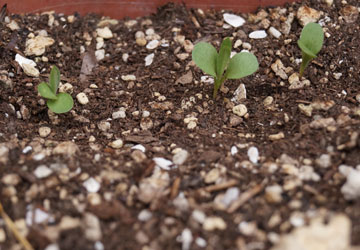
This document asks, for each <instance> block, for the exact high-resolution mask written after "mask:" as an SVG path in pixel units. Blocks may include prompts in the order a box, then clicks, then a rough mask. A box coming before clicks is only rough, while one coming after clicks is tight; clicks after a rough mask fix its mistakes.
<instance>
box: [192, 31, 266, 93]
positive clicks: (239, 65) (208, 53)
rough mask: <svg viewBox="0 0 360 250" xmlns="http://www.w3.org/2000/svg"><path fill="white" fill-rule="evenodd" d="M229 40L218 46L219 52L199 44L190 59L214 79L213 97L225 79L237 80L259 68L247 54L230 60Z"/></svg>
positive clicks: (207, 44)
mask: <svg viewBox="0 0 360 250" xmlns="http://www.w3.org/2000/svg"><path fill="white" fill-rule="evenodd" d="M230 54H231V40H230V38H228V37H227V38H225V39H224V40H223V42H222V43H221V46H220V51H219V53H217V51H216V49H215V48H214V47H213V46H212V45H211V44H209V43H205V42H200V43H198V44H196V45H195V47H194V49H193V52H192V59H193V61H194V62H195V64H196V65H197V66H198V67H199V68H200V69H201V70H203V71H204V72H205V73H207V74H209V75H211V76H213V77H214V80H215V83H214V92H213V97H214V98H216V95H217V92H218V90H219V88H220V87H221V85H222V84H223V82H224V81H225V80H227V79H239V78H242V77H245V76H248V75H251V74H252V73H254V72H255V71H256V70H257V69H258V68H259V63H258V61H257V59H256V57H255V56H254V55H253V54H251V53H248V52H241V53H238V54H236V55H235V56H233V57H232V58H230Z"/></svg>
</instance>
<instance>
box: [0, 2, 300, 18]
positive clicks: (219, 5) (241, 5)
mask: <svg viewBox="0 0 360 250" xmlns="http://www.w3.org/2000/svg"><path fill="white" fill-rule="evenodd" d="M295 1H296V0H152V1H150V0H149V1H146V0H0V7H1V6H2V5H3V4H5V3H7V8H8V10H9V12H11V13H18V14H21V13H41V12H45V11H52V10H53V11H55V12H57V13H64V14H73V13H74V12H77V13H79V14H81V15H84V14H86V13H97V14H101V15H105V16H109V17H111V18H117V19H121V18H124V17H131V18H135V17H139V16H144V15H149V14H151V13H154V12H155V11H156V9H157V7H159V6H161V5H164V4H166V3H167V2H176V3H185V5H186V6H187V7H189V8H201V9H217V10H219V9H227V10H232V11H235V12H243V13H248V12H253V11H255V10H256V9H257V8H259V7H266V6H282V5H284V4H285V3H291V2H295Z"/></svg>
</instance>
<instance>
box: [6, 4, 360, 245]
mask: <svg viewBox="0 0 360 250" xmlns="http://www.w3.org/2000/svg"><path fill="white" fill-rule="evenodd" d="M347 4H348V5H352V6H356V7H357V8H359V7H360V5H359V3H358V1H357V0H348V1H347ZM303 5H307V6H309V7H312V8H315V9H317V10H318V11H322V12H323V14H322V16H321V18H320V19H323V20H324V19H326V18H325V17H326V16H327V17H329V20H328V21H327V22H325V25H324V27H325V28H326V29H327V31H326V32H327V33H328V34H329V35H330V36H328V37H326V38H325V41H324V46H323V48H322V50H321V51H320V53H319V55H318V57H317V58H316V59H315V60H314V61H313V63H311V64H310V66H309V67H308V68H307V69H306V72H305V76H304V77H305V78H306V79H308V80H310V82H311V84H310V86H304V87H303V88H300V89H289V83H288V80H283V79H281V78H280V77H279V76H278V75H276V74H275V72H274V71H273V70H272V68H271V65H272V64H274V63H275V61H276V60H277V59H280V60H281V61H282V63H283V65H284V67H285V68H286V67H291V68H290V69H289V71H288V72H287V75H288V76H290V75H291V74H293V73H295V72H297V71H298V69H299V64H297V63H296V60H295V59H299V58H301V51H300V50H299V48H298V46H297V43H296V42H297V40H298V38H299V35H300V32H301V29H302V26H301V25H300V23H299V21H298V19H297V18H296V17H295V19H294V21H293V22H292V24H291V31H290V33H289V34H282V36H281V37H280V38H279V39H276V38H274V37H273V36H271V35H270V34H269V33H268V36H267V37H266V38H264V39H250V38H249V37H248V34H249V33H250V32H252V31H254V30H260V29H263V28H262V24H261V22H255V21H251V20H250V19H251V18H250V16H249V15H248V14H241V13H237V14H239V15H240V16H242V17H244V18H245V19H246V20H247V21H246V23H245V24H244V25H243V26H242V27H240V28H233V27H230V28H228V29H225V28H223V24H224V21H223V13H225V12H215V11H204V13H203V15H202V14H201V12H199V11H198V10H187V9H186V8H184V7H183V6H178V5H173V4H168V5H166V6H163V7H161V8H160V9H159V10H158V13H157V14H154V15H152V16H149V17H142V18H138V19H137V23H136V24H134V26H132V27H129V26H127V25H126V24H128V23H126V22H128V21H129V20H119V22H118V23H117V24H114V25H107V26H108V27H109V28H110V29H111V31H112V33H113V35H114V37H113V38H110V39H105V40H104V44H105V45H104V49H105V52H106V55H105V58H104V59H103V60H101V61H99V62H98V65H97V66H96V67H95V68H94V69H93V70H92V73H91V74H90V75H88V76H86V77H85V79H83V80H82V81H81V80H80V72H81V67H82V63H83V58H84V54H81V53H80V47H81V46H83V47H84V48H85V51H86V53H89V55H93V53H94V50H96V48H95V46H96V32H95V30H96V29H97V24H98V23H99V21H100V19H101V17H99V16H96V15H87V16H84V17H80V16H77V15H75V20H74V22H71V23H70V22H68V19H67V17H66V16H63V15H61V14H58V13H54V14H50V16H53V17H55V23H54V24H53V25H52V26H51V27H50V26H49V25H48V21H49V15H10V16H9V17H10V19H11V20H15V21H16V22H17V23H18V25H19V26H20V29H18V30H15V31H12V30H11V29H10V28H8V27H7V23H6V22H5V21H2V23H0V26H1V31H0V33H1V36H0V46H1V47H0V77H1V78H0V107H1V109H0V177H1V182H0V190H1V192H0V199H1V203H2V204H3V206H4V209H5V211H6V212H7V213H8V215H9V216H10V217H11V218H12V219H13V220H14V221H15V222H16V223H17V224H18V225H19V228H20V229H22V230H25V231H26V232H25V234H26V233H27V238H28V239H29V241H30V243H31V244H32V245H33V247H34V248H35V249H45V248H46V247H47V246H48V245H49V244H52V243H53V244H55V245H54V246H57V247H58V249H62V250H66V249H69V250H70V249H77V250H82V249H185V250H186V249H216V250H220V249H241V250H242V249H270V248H271V247H272V246H273V244H274V243H275V241H273V240H271V239H272V238H271V237H270V236H269V234H271V235H273V234H274V233H275V234H276V235H278V236H279V237H280V235H282V234H287V233H289V232H291V231H292V229H293V228H294V227H296V224H294V223H293V222H292V220H291V217H292V216H293V215H294V214H296V213H297V214H300V215H301V216H302V218H303V221H304V222H303V224H307V223H309V221H311V219H312V216H314V214H326V216H329V215H331V214H333V213H343V214H345V215H346V216H347V217H348V218H350V220H351V222H352V226H351V243H352V244H353V245H360V212H359V211H360V200H359V197H360V195H359V190H358V191H357V192H358V196H357V198H356V197H355V198H353V199H345V197H344V193H343V192H342V191H341V190H342V187H343V185H344V184H345V183H346V177H345V176H344V175H343V174H341V173H340V172H339V166H341V165H347V166H349V167H353V168H354V169H356V167H357V166H359V165H360V137H359V133H360V111H359V104H360V74H359V69H360V60H359V58H360V50H359V41H360V29H359V22H360V18H357V19H355V21H354V22H347V21H346V19H345V18H343V17H342V16H341V13H342V12H341V10H342V9H343V8H344V6H346V4H345V3H341V1H338V0H335V1H334V3H333V5H332V6H331V7H329V6H328V5H327V4H326V3H323V1H316V0H306V1H303V2H302V3H301V4H300V3H295V4H293V5H288V6H286V12H283V11H281V10H280V9H279V8H268V9H265V11H266V12H267V13H268V14H269V15H268V17H267V19H268V20H269V21H270V25H271V26H273V27H275V28H276V29H278V30H281V26H282V25H283V23H284V22H285V20H286V19H287V16H288V15H289V13H294V14H295V16H296V11H297V10H298V9H299V7H300V6H303ZM259 11H260V10H259ZM149 20H151V22H149ZM194 20H197V22H198V24H199V27H197V26H196V25H195V24H196V22H194ZM56 23H58V25H57V24H56ZM149 28H153V29H154V31H155V33H156V34H158V35H159V37H160V39H159V40H161V39H164V40H163V43H168V44H169V46H161V45H160V46H158V47H157V48H156V49H154V50H149V49H147V48H146V47H145V46H139V45H138V44H137V43H136V39H135V33H136V32H137V31H143V32H145V31H146V30H147V29H149ZM175 28H176V29H175ZM39 30H46V31H47V33H48V36H49V37H51V38H53V39H54V40H55V43H54V44H53V45H51V46H48V47H46V52H45V53H44V54H43V55H41V56H38V57H36V56H33V55H32V56H26V57H27V58H29V59H32V60H34V61H36V63H37V69H39V70H40V72H41V74H40V76H39V77H31V76H27V75H26V74H25V73H24V71H23V70H22V69H21V67H20V66H19V64H18V63H17V62H16V61H15V60H14V59H15V55H16V54H21V55H25V54H24V52H25V48H26V45H25V42H26V40H27V39H28V36H29V34H30V33H33V34H35V35H37V31H39ZM84 33H88V34H89V36H90V38H91V39H92V41H91V42H88V43H86V40H85V38H84ZM176 35H183V36H185V39H187V40H190V41H191V42H192V43H193V44H196V43H197V42H198V41H200V40H206V41H208V42H211V43H212V44H213V45H214V46H215V47H216V48H218V47H219V44H220V42H221V41H222V39H223V38H225V37H234V39H233V40H234V41H233V44H234V43H235V41H236V40H238V39H241V40H242V42H243V43H245V42H246V43H250V44H251V49H250V51H251V52H252V53H254V54H255V55H256V57H257V58H258V61H259V64H260V67H259V70H258V71H257V72H256V73H254V74H253V75H251V76H248V77H246V78H244V79H239V80H229V81H227V82H225V88H224V89H223V90H222V91H220V92H219V95H218V98H217V99H216V100H213V99H212V98H211V96H212V84H209V83H204V82H201V80H200V79H201V77H202V76H203V75H204V74H203V72H201V71H200V69H199V68H197V67H196V66H195V65H194V64H193V63H191V52H190V53H188V54H189V56H188V57H187V58H186V59H184V60H182V59H179V55H181V54H183V53H187V52H186V51H185V49H184V46H182V45H181V44H180V43H179V42H176V41H175V40H174V37H175V36H176ZM289 39H290V40H289ZM150 40H151V39H150ZM241 49H242V46H239V47H238V48H236V49H234V51H236V52H240V51H241ZM125 53H127V54H128V55H129V57H128V60H127V62H125V61H124V60H123V55H124V54H125ZM151 53H154V54H155V57H154V60H153V63H152V64H151V65H150V66H145V61H144V58H145V57H146V56H147V55H149V54H151ZM42 56H45V57H46V58H47V59H45V60H43V59H42ZM51 65H57V66H58V67H59V69H60V72H61V80H62V83H63V84H65V83H70V84H71V85H72V86H73V92H72V96H73V98H74V103H75V105H74V108H73V110H72V111H70V112H69V113H66V114H60V115H58V117H57V118H53V119H51V114H50V116H49V114H48V108H47V106H46V104H44V101H43V100H42V99H41V97H39V96H38V93H37V90H36V86H37V85H38V84H39V83H40V82H41V81H47V78H48V75H49V72H50V67H51ZM189 72H191V75H192V77H191V79H190V80H189V81H183V78H181V77H183V76H184V75H186V74H187V73H189ZM338 73H341V74H342V75H341V76H340V77H339V75H340V74H338ZM126 75H134V76H136V80H133V81H125V80H123V78H122V76H126ZM188 76H189V75H188ZM241 83H243V84H245V87H246V92H247V98H246V99H243V100H241V101H240V103H241V104H244V105H246V107H247V115H245V117H239V116H237V115H235V114H234V113H233V111H232V108H233V106H235V105H238V104H239V103H235V102H234V101H232V100H231V99H232V98H233V96H234V92H235V90H236V89H237V87H238V86H239V84H241ZM91 84H93V85H91ZM94 84H95V85H96V86H97V87H96V88H94ZM80 92H84V93H85V94H86V95H87V96H88V98H89V103H87V104H85V105H82V104H80V103H79V101H78V100H77V98H76V96H77V95H78V94H79V93H80ZM268 96H271V97H272V98H273V102H272V103H270V104H269V105H267V106H266V105H264V100H265V98H267V97H268ZM267 100H269V99H267ZM315 103H320V104H324V103H325V104H327V105H330V108H326V107H325V108H324V107H323V108H316V107H315ZM299 105H300V106H301V105H306V106H309V107H313V111H312V113H311V114H310V115H306V114H305V113H304V112H303V111H302V110H301V108H299ZM306 106H305V107H306ZM318 106H319V105H318ZM314 107H315V108H314ZM120 108H124V109H123V110H125V113H126V117H125V118H119V119H112V116H113V113H114V112H115V111H118V110H119V109H120ZM143 111H148V112H149V116H148V117H143V116H142V114H143ZM145 116H146V115H145ZM189 117H194V118H196V119H194V120H195V122H196V127H195V128H189V127H188V126H190V125H189V123H187V119H186V118H189ZM323 118H329V120H330V118H333V119H334V120H333V121H332V122H330V123H329V124H325V125H320V126H319V127H316V125H314V124H315V122H314V121H315V120H317V121H324V120H321V119H323ZM106 122H108V124H110V126H109V127H108V128H105V129H101V128H102V126H101V125H102V124H103V125H104V124H105V125H106ZM41 127H49V128H51V133H50V134H49V135H47V136H44V137H40V135H39V128H41ZM279 133H283V134H284V138H278V139H271V138H269V136H270V135H276V134H279ZM93 139H94V140H93ZM116 139H121V140H122V141H123V143H124V145H123V146H122V147H121V148H119V149H117V148H114V147H113V146H112V145H111V142H113V141H115V140H116ZM69 141H70V142H72V144H71V145H72V146H77V147H78V148H77V149H76V148H75V152H74V154H72V153H66V152H65V153H64V152H60V153H59V152H58V151H56V150H54V149H56V148H57V145H59V144H60V143H62V142H69ZM137 144H141V145H142V146H144V147H145V149H146V150H145V153H141V151H140V150H136V149H132V147H133V146H134V145H137ZM71 145H70V146H69V147H71ZM27 146H31V148H29V147H27ZM252 146H253V147H256V148H257V149H258V152H259V156H260V157H259V160H258V162H257V163H255V162H251V161H250V160H249V157H248V149H249V148H250V147H252ZM235 147H236V149H237V152H233V154H232V153H231V152H232V150H234V149H235ZM24 149H25V151H24ZM27 149H30V150H27ZM180 149H183V150H186V151H187V152H188V157H187V159H186V161H185V162H184V163H183V164H180V165H179V166H175V165H174V164H172V165H170V166H169V169H166V168H165V169H164V168H160V167H161V166H158V165H159V163H158V164H156V163H155V161H154V158H155V157H161V158H165V159H167V160H170V161H173V156H174V154H176V153H177V152H178V151H179V150H180ZM39 155H40V156H41V155H43V156H44V157H43V158H42V159H40V160H38V159H37V157H38V156H39ZM322 155H323V158H321V156H322ZM324 155H325V156H324ZM289 157H291V158H292V159H289ZM326 157H328V158H330V162H329V163H328V164H326V163H323V161H321V159H324V158H326ZM41 165H45V166H46V167H47V168H49V169H51V170H52V174H51V175H49V176H48V177H46V178H39V177H38V176H37V175H36V174H35V172H34V171H35V169H37V168H38V167H39V166H41ZM160 165H161V164H160ZM306 165H307V166H311V167H312V169H313V170H314V172H315V173H316V174H317V176H318V177H319V178H318V179H316V178H314V179H312V178H304V177H301V171H303V170H302V169H304V168H303V166H306ZM271 166H273V167H274V166H275V167H277V168H276V169H274V170H273V171H272V170H271ZM214 169H216V170H214ZM289 169H290V170H289ZM358 169H359V167H358ZM158 170H160V171H158ZM210 171H212V172H210ZM299 171H300V172H299ZM5 177H8V178H9V179H10V180H14V182H12V181H7V180H6V178H5ZM89 177H93V178H95V179H96V180H97V181H98V182H99V183H100V185H101V187H100V190H99V191H97V192H95V193H90V192H88V190H87V189H86V188H85V187H84V185H83V183H84V182H85V181H86V180H87V179H88V178H89ZM211 178H213V179H211ZM160 179H161V180H160ZM273 185H278V186H279V187H280V188H281V189H282V193H281V194H280V198H279V199H278V200H276V201H274V200H272V199H271V197H270V196H271V195H272V193H271V192H270V191H269V192H266V191H265V190H267V189H266V188H267V187H270V186H273ZM231 187H237V188H238V190H239V191H240V194H239V196H238V197H235V201H234V202H232V204H230V205H229V206H228V207H225V208H223V209H221V208H219V206H220V205H221V202H220V205H219V200H221V196H222V195H224V194H225V192H227V190H228V189H229V188H231ZM247 192H249V193H250V196H249V197H248V198H247V199H245V200H244V202H243V203H241V204H240V203H237V202H240V201H239V199H240V198H241V196H242V195H243V194H244V193H245V194H246V193H247ZM269 197H270V198H269ZM30 205H31V206H30ZM39 209H40V210H41V211H43V212H45V213H46V214H47V215H49V216H50V219H47V220H45V221H41V223H35V222H34V221H33V222H31V223H30V225H29V224H28V225H27V226H25V224H24V223H25V222H24V220H25V217H26V216H29V213H30V211H32V210H34V211H38V210H39ZM194 211H201V212H202V213H203V214H205V215H206V218H207V219H209V218H210V219H209V221H210V222H209V221H208V222H206V223H210V224H211V218H212V217H215V218H218V219H220V220H222V221H223V222H225V227H224V226H223V224H222V222H218V221H215V222H214V225H215V229H214V230H211V229H209V228H207V227H206V226H205V224H206V223H205V222H204V223H202V222H199V220H200V219H198V218H197V217H196V212H194ZM140 212H141V213H140ZM146 213H151V214H152V216H151V217H150V216H149V218H146V219H144V218H142V217H141V216H139V214H141V215H144V214H146ZM194 213H195V215H194ZM65 216H66V217H65ZM91 216H92V217H91ZM274 216H277V217H278V218H279V221H278V222H277V223H272V222H271V221H272V220H271V218H272V219H274ZM30 217H31V216H30ZM69 217H70V218H72V219H73V220H72V221H71V222H67V223H68V224H66V220H65V219H66V218H69ZM194 217H195V218H197V219H194ZM30 220H31V218H30ZM94 221H95V222H94ZM98 221H99V223H100V225H99V226H97V222H98ZM242 222H249V223H250V222H253V223H254V224H255V225H256V227H255V228H256V229H255V230H254V231H253V232H251V233H246V232H244V231H241V230H239V224H241V223H242ZM64 225H65V226H64ZM91 228H95V229H93V230H94V231H95V232H96V233H93V234H91ZM0 229H2V231H3V232H4V233H5V240H3V241H2V242H0V249H19V245H18V242H17V241H16V239H15V238H14V236H13V235H12V234H11V233H10V231H8V230H7V229H6V226H5V224H4V222H3V221H2V220H0ZM184 229H189V230H190V232H191V235H192V240H191V241H190V243H189V244H190V248H186V246H185V245H186V244H185V243H184V242H185V241H186V240H184V238H186V237H181V235H182V233H183V232H184ZM99 232H100V235H99ZM185 232H188V231H186V230H185ZM0 234H1V232H0ZM184 234H186V233H184ZM94 235H95V236H94ZM0 238H1V237H0ZM202 240H203V241H204V242H205V243H204V244H205V246H202V244H201V243H202ZM101 247H103V248H101ZM51 249H53V248H51ZM54 249H57V248H54ZM48 250H50V248H48Z"/></svg>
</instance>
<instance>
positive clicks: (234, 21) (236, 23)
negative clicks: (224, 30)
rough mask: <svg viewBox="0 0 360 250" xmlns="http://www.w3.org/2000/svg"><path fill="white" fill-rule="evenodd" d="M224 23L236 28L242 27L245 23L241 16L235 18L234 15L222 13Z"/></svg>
mask: <svg viewBox="0 0 360 250" xmlns="http://www.w3.org/2000/svg"><path fill="white" fill-rule="evenodd" d="M223 17H224V20H225V22H227V23H228V24H230V25H231V26H233V27H235V28H237V27H240V26H242V25H243V24H244V23H245V19H244V18H242V17H241V16H237V15H234V14H229V13H224V14H223Z"/></svg>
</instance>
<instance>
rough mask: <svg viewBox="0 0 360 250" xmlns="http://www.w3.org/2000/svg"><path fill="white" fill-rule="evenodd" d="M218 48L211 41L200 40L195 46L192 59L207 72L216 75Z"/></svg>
mask: <svg viewBox="0 0 360 250" xmlns="http://www.w3.org/2000/svg"><path fill="white" fill-rule="evenodd" d="M217 56H218V54H217V51H216V49H215V48H214V47H213V46H212V45H211V44H209V43H205V42H200V43H198V44H196V45H195V46H194V49H193V51H192V59H193V61H194V62H195V64H196V65H197V66H198V67H199V68H200V69H201V70H202V71H204V72H205V73H207V74H209V75H211V76H213V77H216V58H217Z"/></svg>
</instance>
